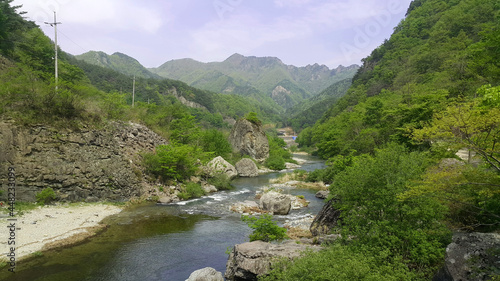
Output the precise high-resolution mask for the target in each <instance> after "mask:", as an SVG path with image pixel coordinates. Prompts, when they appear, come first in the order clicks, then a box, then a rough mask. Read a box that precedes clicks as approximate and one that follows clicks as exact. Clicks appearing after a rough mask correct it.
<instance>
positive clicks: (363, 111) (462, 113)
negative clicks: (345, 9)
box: [263, 0, 500, 280]
mask: <svg viewBox="0 0 500 281" xmlns="http://www.w3.org/2000/svg"><path fill="white" fill-rule="evenodd" d="M499 85H500V2H499V1H497V0H415V1H413V2H412V3H411V5H410V7H409V9H408V13H407V17H406V18H405V19H404V20H403V21H402V22H401V23H400V24H399V25H398V26H397V27H396V28H395V29H394V33H393V34H392V36H391V38H390V39H388V40H387V41H385V42H384V43H383V44H382V45H381V46H380V47H378V48H376V49H375V50H373V52H372V53H371V55H370V56H368V57H366V58H365V59H363V65H362V67H361V68H360V69H359V70H358V72H357V74H356V75H355V77H354V79H353V81H352V86H351V87H350V88H349V90H348V92H347V94H346V95H345V96H343V97H342V98H340V99H339V100H338V101H337V102H336V103H335V104H334V105H333V106H331V107H330V108H329V109H328V111H327V112H326V114H325V115H324V116H323V117H322V118H321V119H320V120H319V121H318V122H317V123H316V124H315V125H314V126H312V127H309V128H306V129H304V130H303V131H302V132H301V133H300V135H299V138H298V141H299V143H300V145H301V146H311V147H312V148H317V151H316V153H317V154H318V155H319V156H321V157H323V158H325V159H328V161H327V164H328V166H327V168H326V169H323V170H317V171H314V172H312V173H310V174H309V175H308V180H309V181H323V182H326V183H329V184H330V188H329V190H330V198H331V200H330V201H328V203H326V204H331V205H332V206H329V208H331V209H333V210H335V211H334V212H333V214H335V216H338V217H339V219H338V220H337V221H335V222H336V223H337V224H336V225H334V226H333V227H331V228H330V229H329V231H331V232H333V233H335V234H340V237H342V238H340V239H339V240H340V241H337V242H334V243H333V245H332V246H329V247H327V249H326V250H325V251H323V252H320V253H317V254H316V253H308V254H306V255H305V257H304V258H301V259H299V260H297V261H294V262H285V263H284V264H281V265H280V266H277V267H276V268H275V269H274V270H273V272H272V273H271V274H270V275H269V276H267V277H265V278H263V280H316V279H318V276H321V277H319V279H322V280H353V279H356V280H458V279H460V278H458V277H457V276H456V275H455V277H452V276H449V275H448V274H450V271H448V268H444V269H442V270H441V271H440V272H441V273H442V275H440V277H435V276H436V273H437V272H438V270H439V269H440V268H441V267H442V266H443V263H445V262H444V261H445V253H446V247H447V245H449V243H451V233H452V232H497V233H498V230H499V228H500V216H499V214H500V204H499V202H500V86H499ZM459 150H462V152H465V153H462V157H461V158H460V157H458V156H457V155H456V152H457V151H459ZM464 154H465V155H466V156H465V157H464V156H463V155H464ZM329 214H332V213H329ZM495 236H496V234H495ZM457 244H460V243H457ZM457 244H451V245H453V247H458V248H460V247H462V245H457ZM461 249H462V250H463V249H464V248H461ZM465 251H469V250H465ZM485 251H486V252H488V253H490V254H485V255H483V254H478V252H477V251H472V250H471V251H470V252H467V253H468V254H467V255H466V256H467V263H468V266H467V268H464V267H462V268H460V269H459V271H460V274H462V275H463V276H467V278H470V279H469V280H497V279H498V278H499V272H498V270H497V268H498V266H496V265H495V264H494V263H495V262H494V261H497V260H498V255H497V254H496V253H497V252H498V247H496V246H491V247H490V248H489V249H485ZM469 253H470V254H469ZM347 257H348V258H347ZM454 262H455V261H453V260H451V258H449V259H448V260H447V261H446V264H445V265H450V264H453V263H454ZM454 267H455V269H456V264H455V265H454ZM455 269H453V270H455ZM443 275H444V276H443Z"/></svg>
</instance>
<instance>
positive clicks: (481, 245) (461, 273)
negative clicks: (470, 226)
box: [432, 233, 500, 281]
mask: <svg viewBox="0 0 500 281" xmlns="http://www.w3.org/2000/svg"><path fill="white" fill-rule="evenodd" d="M499 261H500V234H498V233H455V234H454V235H453V238H452V242H451V243H450V244H449V245H448V247H446V258H445V264H444V266H443V268H442V269H441V270H440V271H439V272H438V273H437V274H436V275H435V276H434V278H433V279H432V280H433V281H455V280H461V281H468V280H471V281H472V280H490V279H491V277H492V276H498V275H500V266H499Z"/></svg>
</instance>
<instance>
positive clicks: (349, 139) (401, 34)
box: [299, 0, 500, 158]
mask: <svg viewBox="0 0 500 281" xmlns="http://www.w3.org/2000/svg"><path fill="white" fill-rule="evenodd" d="M499 10H500V4H499V2H498V1H493V0H487V1H479V0H467V1H443V0H427V1H425V0H419V1H414V2H413V3H412V5H411V6H410V8H409V10H408V16H407V18H406V19H405V20H403V21H402V22H401V23H400V24H399V25H398V26H397V27H396V28H395V31H394V34H393V35H392V36H391V38H390V39H389V40H386V41H385V42H384V43H383V44H382V45H381V46H379V47H378V48H377V49H375V50H374V51H373V52H372V53H371V55H370V56H368V57H367V58H365V59H363V65H362V67H361V68H360V69H359V70H358V72H357V73H356V75H355V76H354V79H353V83H352V87H351V88H350V89H349V91H348V93H347V95H346V96H344V97H343V98H341V99H340V100H339V101H338V102H337V103H336V104H335V105H334V106H333V107H331V108H330V109H329V110H328V112H327V114H326V115H325V116H324V118H323V119H322V120H321V121H320V122H318V123H317V124H316V125H315V126H314V127H313V128H310V129H307V130H305V131H304V132H303V133H302V134H301V136H300V137H299V142H300V143H301V144H302V145H304V146H311V145H316V146H317V147H318V153H319V154H320V155H321V156H323V157H325V158H328V157H332V156H334V155H337V154H339V153H340V154H346V153H349V151H351V150H356V151H357V152H358V153H363V152H373V150H374V148H376V147H379V146H381V145H383V144H385V143H386V142H387V141H389V140H396V141H398V142H401V143H405V144H407V145H410V146H412V145H413V143H414V141H412V140H411V133H410V132H411V131H412V130H413V129H418V128H421V127H422V126H423V125H424V124H425V123H426V122H429V121H430V120H431V119H432V117H433V114H435V113H437V112H439V111H441V110H443V109H444V108H445V107H446V106H447V105H448V104H449V103H450V102H452V101H454V100H456V99H463V98H470V97H475V96H478V94H477V90H478V88H480V87H481V86H482V85H485V84H491V85H493V86H495V85H498V84H499V81H500V79H499V78H500V63H499V61H500V51H499V50H498V46H500V44H499V43H500V42H499V38H500V37H499V22H500V21H499Z"/></svg>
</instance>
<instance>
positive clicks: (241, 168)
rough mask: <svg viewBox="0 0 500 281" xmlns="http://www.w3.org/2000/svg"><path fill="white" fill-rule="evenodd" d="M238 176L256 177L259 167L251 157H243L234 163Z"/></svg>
mask: <svg viewBox="0 0 500 281" xmlns="http://www.w3.org/2000/svg"><path fill="white" fill-rule="evenodd" d="M235 167H236V170H237V171H238V175H239V176H240V177H256V176H258V175H259V169H258V168H257V165H256V164H255V162H253V161H252V159H248V158H243V159H241V160H240V161H238V163H236V165H235Z"/></svg>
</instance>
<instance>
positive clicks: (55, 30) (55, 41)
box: [45, 11, 62, 92]
mask: <svg viewBox="0 0 500 281" xmlns="http://www.w3.org/2000/svg"><path fill="white" fill-rule="evenodd" d="M45 24H49V25H50V26H52V27H54V32H55V36H54V49H55V51H56V53H55V57H54V60H55V64H56V73H55V78H56V92H57V79H58V73H57V25H58V24H62V22H57V20H56V12H55V11H54V22H45Z"/></svg>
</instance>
